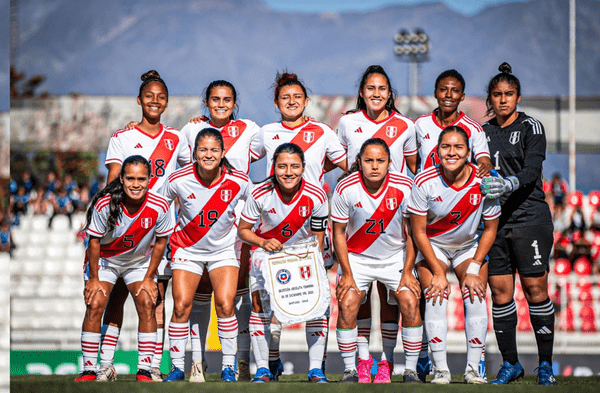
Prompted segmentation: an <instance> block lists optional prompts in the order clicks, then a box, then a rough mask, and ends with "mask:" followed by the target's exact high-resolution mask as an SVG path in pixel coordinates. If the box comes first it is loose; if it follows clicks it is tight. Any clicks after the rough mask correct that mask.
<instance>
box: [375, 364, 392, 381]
mask: <svg viewBox="0 0 600 393" xmlns="http://www.w3.org/2000/svg"><path fill="white" fill-rule="evenodd" d="M393 369H394V363H390V362H388V361H387V360H382V361H381V362H379V363H377V374H376V375H375V379H374V380H373V383H390V382H392V380H391V375H392V370H393Z"/></svg>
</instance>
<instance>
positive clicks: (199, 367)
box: [190, 360, 206, 382]
mask: <svg viewBox="0 0 600 393" xmlns="http://www.w3.org/2000/svg"><path fill="white" fill-rule="evenodd" d="M205 372H206V368H205V367H204V363H203V362H202V360H194V361H193V362H192V370H191V371H190V382H205V381H206V379H205V378H204V373H205Z"/></svg>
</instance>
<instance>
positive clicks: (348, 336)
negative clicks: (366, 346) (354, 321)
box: [335, 328, 358, 371]
mask: <svg viewBox="0 0 600 393" xmlns="http://www.w3.org/2000/svg"><path fill="white" fill-rule="evenodd" d="M335 335H336V337H337V342H338V348H339V350H340V355H342V360H343V361H344V371H345V370H356V339H357V337H358V329H357V328H354V329H337V330H336V332H335Z"/></svg>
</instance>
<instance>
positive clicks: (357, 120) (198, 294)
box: [75, 63, 556, 385]
mask: <svg viewBox="0 0 600 393" xmlns="http://www.w3.org/2000/svg"><path fill="white" fill-rule="evenodd" d="M489 71H490V72H489V74H490V80H489V84H488V86H487V99H486V104H487V108H488V115H489V119H490V120H489V121H487V122H485V123H484V124H483V125H480V124H478V123H477V122H476V121H474V120H472V119H470V118H469V117H468V116H467V115H466V114H465V113H463V112H461V111H460V110H459V105H460V103H461V101H463V100H464V98H465V93H464V91H465V85H466V82H465V80H464V78H463V77H462V75H461V74H460V73H459V72H458V71H456V70H454V69H452V70H446V71H443V72H442V73H440V75H439V76H438V77H437V79H436V81H435V86H433V88H434V97H435V99H436V100H437V104H438V107H437V108H436V109H435V110H434V111H433V112H432V113H428V114H423V115H422V116H420V117H418V118H417V119H415V120H413V119H411V118H409V117H406V116H404V115H402V114H401V113H399V111H398V110H397V109H396V107H395V102H396V95H395V91H394V89H393V87H392V86H391V84H390V79H389V77H388V74H387V73H386V71H385V70H384V69H383V68H382V67H381V66H378V65H371V66H369V67H367V68H366V69H365V71H364V73H363V74H362V75H361V76H360V82H359V84H358V91H357V93H356V94H357V96H356V106H355V108H354V109H352V110H350V111H348V112H346V113H345V114H344V115H343V116H342V117H341V119H340V121H339V124H338V127H337V131H334V130H332V129H331V128H330V127H329V126H328V125H326V124H324V123H321V122H318V121H315V120H314V119H312V118H310V117H308V116H306V115H305V113H304V110H305V108H306V107H307V105H308V103H309V97H308V95H307V88H306V87H305V86H304V85H303V82H302V81H301V79H300V78H299V76H297V75H296V74H294V73H292V72H288V71H285V72H281V73H279V72H278V73H277V75H276V77H275V82H274V84H273V86H272V91H273V103H274V105H275V107H276V109H277V110H278V114H279V115H280V118H276V119H273V120H275V121H274V122H273V123H269V124H266V125H264V126H262V127H260V126H258V125H257V124H256V123H254V122H253V121H251V120H248V119H239V118H237V116H236V115H237V92H236V89H235V87H234V86H233V85H232V84H231V83H229V82H227V81H225V80H215V81H213V82H211V83H210V84H209V85H208V86H207V87H206V89H205V91H204V92H203V93H202V100H203V103H204V106H205V107H206V109H207V116H200V117H196V118H194V119H191V120H190V121H189V122H188V123H187V124H186V125H185V126H184V127H183V128H182V129H181V130H177V129H175V128H171V127H168V126H166V125H163V124H161V115H162V114H163V113H164V111H165V110H166V109H167V106H168V101H169V91H168V88H167V83H166V82H165V81H164V80H163V79H162V78H161V76H160V74H159V73H158V72H157V71H154V70H151V71H148V72H147V73H145V74H143V75H142V77H141V80H142V83H141V85H140V88H139V94H138V97H137V103H138V104H139V105H140V107H141V114H142V117H141V121H139V122H137V121H132V122H131V123H129V124H127V125H125V124H124V125H123V126H124V128H123V129H120V130H117V131H115V132H114V133H113V134H112V136H111V138H110V140H109V144H108V149H107V153H106V161H105V165H106V167H107V168H108V177H107V185H106V187H104V188H103V189H102V190H100V191H99V192H98V193H97V194H96V195H95V196H94V198H93V199H92V201H91V203H90V207H89V208H88V210H87V213H86V222H85V228H84V229H85V232H86V233H87V235H88V244H87V250H86V266H85V274H84V280H85V288H84V293H83V295H84V301H85V305H86V312H85V317H84V320H83V325H82V333H81V349H82V353H83V371H82V372H81V374H80V375H79V376H78V377H77V379H76V380H75V381H76V382H87V381H114V380H116V379H117V373H116V370H115V367H114V361H115V359H114V355H115V350H116V347H117V342H118V338H119V332H120V326H119V325H120V324H121V323H122V319H123V317H122V313H123V304H124V303H125V301H126V299H127V298H128V295H129V294H131V297H132V299H133V300H134V302H135V307H136V310H137V314H138V330H137V339H138V347H137V350H138V366H137V374H136V376H135V379H136V380H137V381H140V382H174V381H185V380H186V379H187V380H188V381H189V382H205V381H206V371H207V361H206V359H205V356H204V351H205V340H206V335H207V329H208V325H209V320H210V315H211V299H214V309H215V311H216V316H217V329H218V337H219V340H220V344H221V353H222V367H221V374H220V379H221V381H224V382H237V381H240V382H241V381H252V382H256V383H266V382H272V381H278V380H279V377H280V376H281V375H282V373H283V369H284V367H283V363H282V361H281V359H280V357H279V345H280V339H281V334H282V326H287V325H290V324H297V323H305V332H306V343H307V346H308V358H309V359H308V364H309V367H308V370H306V371H303V372H307V373H308V375H307V378H306V380H307V381H308V382H314V383H327V382H339V383H353V382H354V383H389V382H391V376H392V373H393V370H394V350H395V348H396V346H397V345H398V336H399V335H400V336H401V343H402V348H403V352H404V358H405V369H404V373H403V375H402V381H403V382H404V383H425V382H427V383H432V384H449V383H451V377H452V376H451V374H450V368H449V366H448V360H447V353H446V348H447V332H448V321H447V317H446V313H447V309H448V299H449V295H450V292H451V283H450V282H449V281H448V278H447V273H448V274H450V275H452V274H454V275H455V276H456V279H457V280H458V283H459V286H460V291H461V295H462V299H463V306H464V313H465V328H464V330H465V336H466V358H465V359H464V380H463V381H464V383H466V384H486V383H489V384H509V383H511V382H513V381H516V380H518V379H520V378H522V377H523V376H524V373H525V371H524V369H523V367H522V366H521V363H520V362H519V358H518V352H517V340H516V332H517V323H518V318H517V307H516V304H515V300H514V297H515V293H514V292H515V274H516V273H518V275H519V280H520V281H521V285H522V286H523V289H524V293H525V297H526V300H527V303H528V305H529V315H530V319H531V324H532V326H533V334H535V339H536V343H537V353H538V357H539V367H538V368H536V370H535V373H536V374H537V375H536V378H537V379H536V380H537V383H539V384H540V385H555V384H556V380H555V378H554V375H553V370H552V356H553V347H554V325H555V320H554V318H555V317H554V308H553V305H552V302H551V301H550V298H549V296H548V270H549V258H550V252H551V247H552V243H553V235H552V232H553V224H552V219H551V214H550V210H549V207H548V204H547V203H546V201H545V199H544V191H543V189H542V163H543V161H544V158H545V152H546V136H545V133H544V128H543V126H542V125H541V123H539V122H538V121H537V120H536V119H534V118H531V117H529V116H527V115H526V114H525V113H523V112H519V111H517V105H518V104H519V102H520V100H521V85H520V82H519V79H518V78H517V77H516V76H515V75H514V74H513V73H512V69H511V67H510V65H509V64H507V63H502V64H501V65H500V66H499V67H498V69H497V70H493V69H491V70H489ZM357 76H358V75H357ZM262 158H265V160H266V164H267V165H266V172H265V173H264V176H262V177H261V178H262V179H264V180H262V181H259V182H257V183H253V182H252V181H251V180H250V178H249V177H248V173H249V170H250V166H251V164H252V162H254V161H257V160H260V159H262ZM336 168H340V169H341V171H339V172H340V173H341V176H340V177H339V179H337V185H335V187H334V188H333V189H329V190H328V192H326V189H327V188H326V187H325V184H324V174H325V173H326V172H328V171H331V170H334V169H336ZM409 175H410V176H409ZM328 271H330V274H333V273H335V276H336V286H335V290H330V284H329V281H328V278H327V272H328ZM169 285H170V286H171V291H172V296H173V310H172V312H171V310H169V313H170V315H171V318H170V320H166V318H165V315H167V312H166V311H165V301H164V299H165V294H166V293H167V288H168V286H169ZM373 286H376V287H377V292H378V294H379V297H380V303H381V307H380V309H379V313H380V320H381V326H380V329H379V331H378V332H377V333H375V334H379V333H380V334H381V337H382V340H381V343H382V348H380V350H381V352H380V354H379V353H378V354H377V356H376V357H377V359H380V360H379V362H377V372H376V375H375V376H374V377H372V375H371V368H372V367H373V363H374V360H373V359H374V358H373V356H372V355H371V354H370V353H369V335H370V333H369V331H370V328H371V301H370V291H371V290H372V288H373ZM488 288H489V289H490V291H491V299H490V298H489V297H488V296H486V292H487V290H488ZM334 298H335V299H337V321H335V325H334V326H335V340H336V342H337V346H338V349H339V356H341V359H342V361H343V365H344V371H343V374H342V375H341V376H339V377H336V378H332V379H331V380H330V379H329V378H328V377H327V373H326V372H327V370H326V362H325V359H326V357H327V354H326V349H327V342H328V334H329V326H330V316H331V314H332V313H331V305H332V299H334ZM488 302H490V303H489V304H490V305H491V309H492V316H493V321H492V322H493V327H494V333H495V339H496V341H497V345H498V349H499V352H500V354H501V356H502V365H501V368H500V369H499V370H488V371H489V375H490V378H489V380H488V378H487V376H486V372H485V367H483V368H482V367H481V365H482V363H483V362H482V357H484V353H485V342H486V335H487V329H488V311H487V306H488ZM400 321H401V323H400V325H399V322H400ZM332 332H333V330H332ZM283 334H285V331H284V333H283ZM188 339H190V340H191V347H192V364H191V369H189V366H188V367H186V362H185V354H186V346H187V345H188ZM163 346H164V347H163ZM163 348H164V349H165V350H168V351H169V354H170V362H171V364H170V372H169V373H168V375H163V374H161V371H160V366H161V362H162V361H163V359H162V354H163ZM99 353H100V356H98V354H99ZM251 354H252V355H253V360H254V362H255V364H256V372H254V374H253V375H251V371H250V361H251V359H250V355H251ZM329 356H338V354H337V353H333V354H329ZM165 360H166V359H165ZM483 364H484V363H483ZM253 371H254V370H253ZM186 374H188V375H186ZM461 382H462V381H461Z"/></svg>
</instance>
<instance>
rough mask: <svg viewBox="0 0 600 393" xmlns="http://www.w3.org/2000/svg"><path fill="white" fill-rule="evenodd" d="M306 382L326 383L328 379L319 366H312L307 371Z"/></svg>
mask: <svg viewBox="0 0 600 393" xmlns="http://www.w3.org/2000/svg"><path fill="white" fill-rule="evenodd" d="M308 382H316V383H327V382H329V380H328V379H327V377H326V376H325V374H323V370H321V369H320V368H313V369H310V371H309V372H308Z"/></svg>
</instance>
